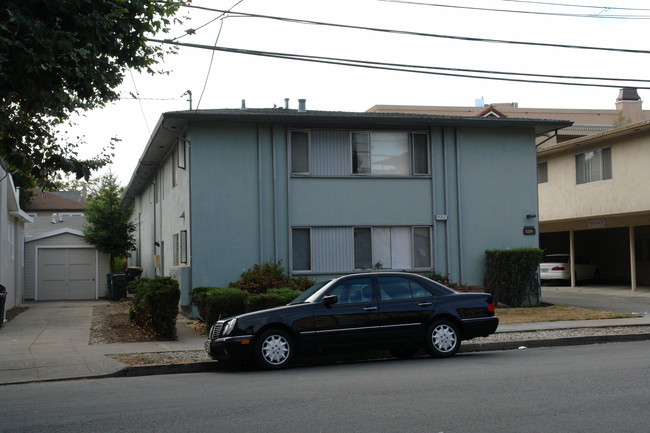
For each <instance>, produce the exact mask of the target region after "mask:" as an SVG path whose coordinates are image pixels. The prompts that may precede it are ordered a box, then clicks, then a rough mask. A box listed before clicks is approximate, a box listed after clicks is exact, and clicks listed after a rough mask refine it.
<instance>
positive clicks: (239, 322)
mask: <svg viewBox="0 0 650 433" xmlns="http://www.w3.org/2000/svg"><path fill="white" fill-rule="evenodd" d="M498 324H499V319H498V318H497V317H495V315H494V303H493V302H492V295H490V294H488V293H458V292H456V291H454V290H452V289H450V288H448V287H445V286H443V285H442V284H438V283H437V282H434V281H432V280H430V279H428V278H425V277H423V276H420V275H416V274H410V273H404V272H395V273H392V272H391V273H384V272H382V273H365V274H353V275H346V276H343V277H339V278H336V279H333V280H330V281H325V282H321V283H318V284H316V285H314V286H312V287H311V288H310V289H308V290H306V291H305V292H304V293H303V294H301V295H300V296H298V297H297V298H296V299H295V300H293V301H292V302H291V303H290V304H288V305H286V306H283V307H277V308H271V309H268V310H263V311H256V312H253V313H247V314H242V315H240V316H235V317H229V318H227V319H223V320H219V321H218V322H217V323H215V324H214V326H212V328H211V329H210V337H209V340H207V341H206V343H205V348H206V351H207V352H208V354H209V355H210V357H211V358H212V359H219V360H222V359H233V360H237V361H244V362H249V361H253V362H255V363H256V364H257V365H258V366H260V367H262V368H265V369H279V368H283V367H285V366H287V365H288V364H289V363H290V362H291V360H292V359H293V357H294V356H296V355H303V354H319V353H324V352H332V351H338V352H351V351H358V350H373V349H387V350H389V351H390V352H391V353H392V354H393V355H395V356H397V357H399V358H409V357H411V356H414V355H415V354H416V353H417V352H418V351H419V350H420V349H421V348H422V347H424V348H425V350H426V351H427V352H428V353H429V355H431V356H433V357H448V356H452V355H454V354H455V353H456V352H457V351H458V349H459V348H460V342H461V340H469V339H471V338H474V337H482V336H487V335H489V334H492V333H494V332H495V331H496V329H497V326H498Z"/></svg>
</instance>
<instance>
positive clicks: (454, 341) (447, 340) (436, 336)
mask: <svg viewBox="0 0 650 433" xmlns="http://www.w3.org/2000/svg"><path fill="white" fill-rule="evenodd" d="M424 348H425V349H426V351H427V353H428V354H429V355H431V356H433V357H435V358H446V357H449V356H453V355H454V354H455V353H456V352H458V349H459V348H460V335H459V334H458V329H457V328H456V325H454V324H453V323H452V322H450V321H449V320H444V319H443V320H437V321H435V322H433V323H432V324H431V325H430V326H429V329H428V330H427V336H426V341H425V342H424Z"/></svg>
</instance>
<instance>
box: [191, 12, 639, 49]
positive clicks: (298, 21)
mask: <svg viewBox="0 0 650 433" xmlns="http://www.w3.org/2000/svg"><path fill="white" fill-rule="evenodd" d="M379 1H389V0H379ZM424 4H427V5H429V6H431V5H430V4H428V3H424ZM185 7H188V8H194V9H202V10H206V11H211V12H220V13H222V15H224V14H228V15H229V16H238V17H247V18H262V19H269V20H276V21H284V22H290V23H296V24H310V25H317V26H326V27H337V28H344V29H355V30H366V31H373V32H380V33H392V34H400V35H409V36H423V37H430V38H441V39H455V40H461V41H470V42H488V43H499V44H511V45H528V46H537V47H550V48H568V49H580V50H595V51H613V52H619V53H632V54H650V50H639V49H629V48H608V47H593V46H584V45H567V44H551V43H545V42H524V41H509V40H504V39H486V38H474V37H468V36H451V35H441V34H435V33H423V32H413V31H407V30H394V29H383V28H378V27H366V26H355V25H349V24H336V23H328V22H322V21H311V20H304V19H297V18H287V17H279V16H273V15H260V14H252V13H246V12H229V11H226V10H223V9H214V8H208V7H204V6H194V5H185Z"/></svg>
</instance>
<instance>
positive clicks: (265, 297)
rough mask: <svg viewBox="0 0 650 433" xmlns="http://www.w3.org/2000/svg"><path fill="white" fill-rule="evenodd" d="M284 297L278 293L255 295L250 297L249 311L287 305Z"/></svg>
mask: <svg viewBox="0 0 650 433" xmlns="http://www.w3.org/2000/svg"><path fill="white" fill-rule="evenodd" d="M284 301H285V300H284V298H282V297H281V296H278V295H271V294H269V293H265V294H262V295H254V296H251V297H250V298H248V311H259V310H266V309H267V308H273V307H279V306H281V305H286V304H287V303H286V302H284Z"/></svg>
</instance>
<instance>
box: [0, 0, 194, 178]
mask: <svg viewBox="0 0 650 433" xmlns="http://www.w3.org/2000/svg"><path fill="white" fill-rule="evenodd" d="M185 3H186V2H185V1H184V0H181V1H179V0H100V1H96V0H56V1H53V0H3V2H2V5H1V6H0V158H1V159H4V160H5V161H6V162H7V163H8V165H9V167H10V169H11V171H12V172H17V173H20V174H22V175H23V177H24V178H26V179H28V180H30V181H31V182H32V183H33V184H34V183H37V184H39V186H41V187H44V188H48V187H51V186H52V184H51V182H53V180H55V179H57V173H61V172H63V173H66V174H72V175H74V176H75V177H76V178H77V179H81V178H85V179H86V180H88V178H89V176H90V173H91V171H94V170H97V169H99V168H101V167H103V166H104V165H106V164H107V163H108V162H110V159H111V157H112V156H113V155H112V152H113V149H114V142H113V141H112V142H111V143H107V144H106V146H105V148H104V150H103V151H102V152H101V153H100V154H99V155H97V156H96V157H94V158H91V159H85V160H84V159H81V158H80V157H79V153H78V148H79V146H82V145H83V144H84V142H83V139H82V138H76V139H74V140H71V139H69V138H67V137H65V136H63V137H62V136H61V135H59V134H57V129H60V128H61V126H62V125H65V124H68V123H69V122H70V117H71V115H72V114H74V113H79V112H82V111H84V110H90V109H93V108H98V107H103V106H105V105H106V104H107V103H109V102H112V101H115V100H117V99H118V94H117V92H116V91H115V89H116V88H117V87H118V86H119V85H120V84H121V83H122V81H123V79H124V75H125V73H126V72H127V71H128V70H129V69H132V70H135V71H146V72H149V73H152V74H153V73H156V72H160V71H156V70H154V67H155V66H156V65H157V64H158V63H159V62H160V61H161V60H162V59H163V56H164V55H165V54H166V53H168V52H170V50H169V49H163V48H162V47H161V46H159V45H153V44H151V43H149V42H147V38H149V37H152V36H153V35H155V34H157V33H160V32H167V31H168V30H169V28H170V26H171V24H172V22H173V21H174V20H175V18H174V16H175V14H176V13H177V11H178V9H179V8H180V7H181V6H182V5H183V4H185ZM26 186H28V185H23V187H26ZM32 186H33V185H32Z"/></svg>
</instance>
